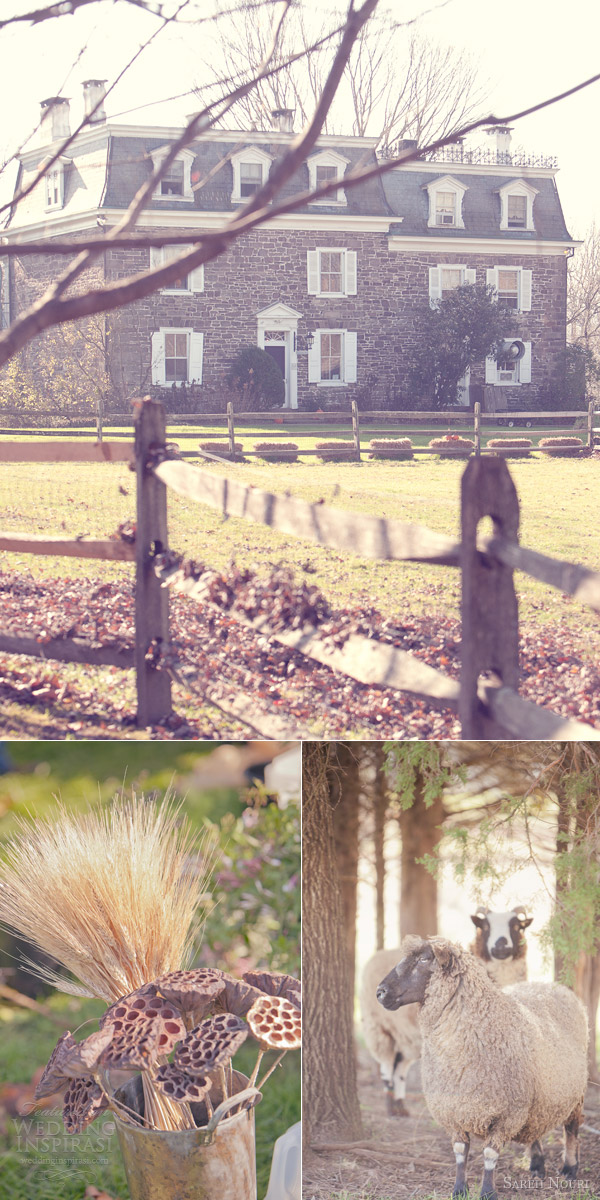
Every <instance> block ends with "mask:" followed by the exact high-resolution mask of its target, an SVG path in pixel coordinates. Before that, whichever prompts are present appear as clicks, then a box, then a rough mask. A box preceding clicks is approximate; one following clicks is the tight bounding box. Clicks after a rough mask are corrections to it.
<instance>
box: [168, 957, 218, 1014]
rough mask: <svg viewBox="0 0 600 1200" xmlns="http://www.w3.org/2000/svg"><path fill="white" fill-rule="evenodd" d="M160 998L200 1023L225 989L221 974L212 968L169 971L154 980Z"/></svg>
mask: <svg viewBox="0 0 600 1200" xmlns="http://www.w3.org/2000/svg"><path fill="white" fill-rule="evenodd" d="M155 986H156V988H157V990H158V992H159V993H160V995H161V996H164V998H165V1000H168V1001H169V1002H170V1003H171V1004H176V1005H177V1007H178V1008H180V1009H181V1011H182V1012H185V1013H193V1015H194V1020H195V1021H196V1022H198V1021H202V1020H203V1018H204V1017H205V1016H206V1014H207V1013H208V1012H210V1009H211V1008H212V1007H213V1006H214V1003H215V1000H216V998H217V996H219V995H220V994H221V992H222V991H223V990H224V988H225V980H224V978H223V972H222V971H218V970H217V969H216V968H213V967H198V968H197V969H196V970H193V971H171V973H170V974H169V975H161V977H160V978H159V979H156V980H155Z"/></svg>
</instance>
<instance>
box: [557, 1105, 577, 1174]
mask: <svg viewBox="0 0 600 1200" xmlns="http://www.w3.org/2000/svg"><path fill="white" fill-rule="evenodd" d="M582 1115H583V1114H582V1109H581V1105H578V1106H577V1108H576V1109H575V1111H574V1112H572V1113H571V1116H570V1117H569V1119H568V1121H565V1155H564V1162H563V1165H562V1170H561V1172H560V1173H561V1175H564V1176H565V1177H566V1178H567V1179H577V1167H578V1166H579V1126H580V1124H581V1118H582Z"/></svg>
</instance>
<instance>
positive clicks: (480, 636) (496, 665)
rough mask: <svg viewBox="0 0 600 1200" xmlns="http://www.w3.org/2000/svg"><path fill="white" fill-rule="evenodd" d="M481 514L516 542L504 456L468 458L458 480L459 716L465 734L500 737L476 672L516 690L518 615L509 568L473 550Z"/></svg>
mask: <svg viewBox="0 0 600 1200" xmlns="http://www.w3.org/2000/svg"><path fill="white" fill-rule="evenodd" d="M482 517H491V518H492V520H493V523H494V533H495V534H497V535H501V536H502V537H505V538H506V539H507V540H508V541H510V542H518V534H519V500H518V497H517V492H516V488H515V485H514V483H513V481H512V478H511V475H510V472H509V470H508V467H507V465H506V463H505V462H504V460H503V459H501V458H494V457H487V456H486V455H484V456H483V457H482V458H472V459H471V460H470V462H469V463H468V464H467V467H466V470H465V472H464V474H463V477H462V482H461V552H460V566H461V582H462V605H461V612H462V665H461V677H460V699H459V716H460V720H461V727H462V729H461V732H462V737H464V738H491V737H502V736H503V731H502V728H501V727H500V726H498V725H497V724H496V723H495V722H494V721H493V720H491V718H488V717H487V716H486V715H485V711H484V709H483V707H482V705H481V702H480V700H479V697H478V693H477V688H478V682H479V677H480V675H481V674H482V673H483V672H492V673H493V675H494V676H495V677H496V678H498V679H499V680H501V682H502V683H503V684H505V685H506V686H507V687H510V688H513V689H514V690H515V691H517V690H518V684H519V618H518V610H517V597H516V594H515V589H514V584H513V572H512V568H511V567H508V566H505V565H504V564H503V563H500V562H498V561H497V560H495V559H492V558H491V557H486V555H485V554H482V553H481V552H480V551H478V549H477V529H478V525H479V522H480V521H481V519H482Z"/></svg>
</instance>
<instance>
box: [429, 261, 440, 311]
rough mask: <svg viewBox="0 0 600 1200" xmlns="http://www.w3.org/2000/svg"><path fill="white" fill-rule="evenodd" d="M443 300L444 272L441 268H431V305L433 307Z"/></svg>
mask: <svg viewBox="0 0 600 1200" xmlns="http://www.w3.org/2000/svg"><path fill="white" fill-rule="evenodd" d="M441 298H442V272H441V271H440V268H439V267H430V268H429V303H430V305H431V306H432V307H433V305H434V304H435V302H436V300H441Z"/></svg>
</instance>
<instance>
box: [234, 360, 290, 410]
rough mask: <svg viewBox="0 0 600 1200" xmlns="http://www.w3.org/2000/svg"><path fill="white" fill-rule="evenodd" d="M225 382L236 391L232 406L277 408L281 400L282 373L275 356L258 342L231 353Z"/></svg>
mask: <svg viewBox="0 0 600 1200" xmlns="http://www.w3.org/2000/svg"><path fill="white" fill-rule="evenodd" d="M227 383H228V384H229V386H230V387H231V388H233V390H234V391H235V392H236V394H237V401H236V408H237V409H238V411H239V410H241V411H242V412H263V411H264V410H265V409H268V408H279V407H281V405H282V404H283V403H284V401H285V384H284V382H283V375H282V374H281V371H280V370H279V367H278V366H277V363H276V362H275V359H274V358H273V357H272V356H271V355H270V354H268V353H267V351H266V350H261V349H260V346H244V347H242V349H241V350H238V352H237V354H236V355H235V357H234V359H233V361H232V363H231V366H230V368H229V371H228V373H227Z"/></svg>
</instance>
